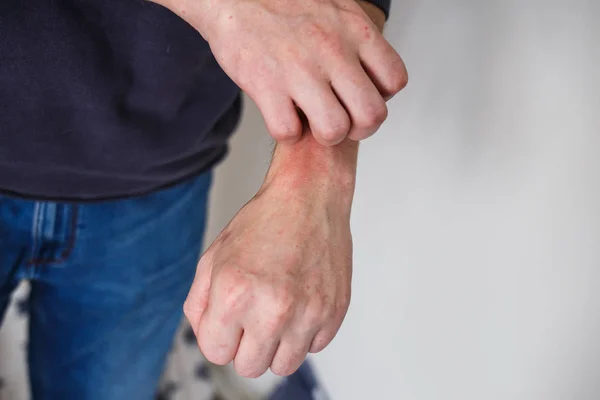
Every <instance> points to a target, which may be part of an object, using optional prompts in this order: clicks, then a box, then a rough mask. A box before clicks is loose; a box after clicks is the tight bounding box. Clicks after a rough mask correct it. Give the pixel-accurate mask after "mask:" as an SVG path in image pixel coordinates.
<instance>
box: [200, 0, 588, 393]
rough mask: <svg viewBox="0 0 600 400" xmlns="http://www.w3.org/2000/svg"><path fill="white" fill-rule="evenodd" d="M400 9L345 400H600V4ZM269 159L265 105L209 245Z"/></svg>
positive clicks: (363, 217)
mask: <svg viewBox="0 0 600 400" xmlns="http://www.w3.org/2000/svg"><path fill="white" fill-rule="evenodd" d="M394 1H395V3H394V9H393V12H392V16H391V19H390V21H389V24H388V28H387V33H386V36H387V37H388V39H389V40H390V41H391V42H392V43H393V45H394V46H395V47H396V48H397V49H398V50H399V51H400V53H401V54H402V55H403V57H404V58H405V60H406V63H407V65H408V67H409V72H410V78H411V79H410V83H409V86H408V87H407V89H406V90H405V91H404V92H403V93H402V94H401V95H399V96H397V97H396V98H395V99H394V100H392V101H391V103H390V105H389V107H390V117H389V120H388V121H387V123H386V124H385V126H384V127H383V128H382V129H381V131H380V132H379V133H378V134H377V135H376V136H375V137H374V138H372V139H370V140H368V141H366V142H365V143H364V144H363V146H362V148H361V154H360V167H359V176H358V187H357V193H356V200H355V207H354V213H353V220H352V226H353V232H354V238H355V265H356V266H355V277H354V297H353V302H352V306H351V309H350V312H349V314H348V317H347V320H346V322H345V324H344V326H343V328H342V330H341V332H340V334H339V336H338V337H337V338H336V340H335V341H334V342H333V344H332V345H331V346H330V347H329V348H328V349H327V350H325V351H324V352H323V353H321V354H320V355H318V356H317V357H316V358H315V359H316V362H317V365H318V368H319V371H320V372H321V373H322V376H323V378H324V380H325V383H326V385H327V386H328V388H329V390H330V391H331V394H332V397H333V399H334V400H364V399H378V400H388V399H390V400H396V399H398V400H399V399H403V400H404V399H407V400H454V399H456V400H481V399H485V400H506V399H511V400H597V399H600V116H599V115H600V114H599V113H600V78H599V73H600V67H599V65H600V43H599V42H600V25H599V22H598V21H600V2H597V1H596V0H593V1H592V0H590V1H578V0H575V1H566V0H565V1H553V0H544V1H535V0H487V1H474V0H471V1H456V0H394ZM269 154H270V148H269V145H268V138H267V135H266V133H265V131H264V128H263V127H262V120H261V118H260V116H259V114H258V112H257V111H256V109H255V108H254V107H253V106H252V105H249V106H248V107H247V114H246V117H245V119H244V122H243V123H242V125H241V129H240V131H239V132H238V134H237V136H236V138H235V140H234V143H233V148H232V153H231V156H230V158H229V159H228V161H227V162H226V163H225V165H223V166H222V167H221V168H220V169H219V171H218V174H217V175H218V179H217V183H216V186H215V191H214V193H213V204H212V208H213V210H212V211H213V214H212V219H211V222H210V232H211V233H210V234H209V238H212V237H214V236H215V235H216V233H217V231H218V230H219V229H220V228H221V227H222V226H223V225H224V224H225V223H226V222H227V221H228V220H229V218H231V216H232V215H233V213H234V212H235V211H236V210H237V209H238V208H239V207H240V206H241V205H242V204H243V203H244V202H245V201H246V200H247V199H248V198H249V197H250V196H251V195H252V194H253V193H254V191H255V190H256V188H257V187H258V185H259V184H260V181H261V179H262V176H263V174H264V171H265V170H266V167H267V165H268V160H269Z"/></svg>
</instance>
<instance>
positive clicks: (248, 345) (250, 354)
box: [233, 330, 279, 378]
mask: <svg viewBox="0 0 600 400" xmlns="http://www.w3.org/2000/svg"><path fill="white" fill-rule="evenodd" d="M278 343H279V339H275V338H269V339H265V338H259V337H257V336H255V335H254V334H252V333H251V332H249V331H248V330H245V331H244V335H243V336H242V339H241V341H240V345H239V347H238V351H237V353H236V355H235V359H234V360H233V366H234V368H235V371H236V372H237V373H238V374H239V375H240V376H243V377H245V378H258V377H259V376H261V375H262V374H264V373H265V372H266V371H267V369H269V366H270V365H271V362H272V361H273V356H274V355H275V351H276V350H277V344H278Z"/></svg>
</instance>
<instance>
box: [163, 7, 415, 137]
mask: <svg viewBox="0 0 600 400" xmlns="http://www.w3.org/2000/svg"><path fill="white" fill-rule="evenodd" d="M155 1H156V2H158V3H161V4H163V5H165V6H166V7H168V8H170V9H171V10H172V11H174V12H175V13H177V14H178V15H180V16H181V17H182V18H183V19H185V20H186V21H187V22H188V23H190V24H191V25H192V26H194V27H195V28H196V29H197V30H198V31H199V32H200V33H201V34H202V35H203V36H204V38H205V39H206V40H207V41H208V43H209V44H210V47H211V49H212V51H213V53H214V55H215V57H216V59H217V61H218V62H219V64H220V65H221V67H222V68H223V69H224V71H225V72H226V73H227V74H228V75H229V76H230V77H231V78H232V79H233V80H234V81H235V82H236V83H237V84H238V85H239V86H240V87H241V88H242V89H243V90H244V92H246V94H248V95H249V96H250V97H251V98H252V99H253V100H254V101H255V102H256V104H257V105H258V107H259V109H260V111H261V113H262V115H263V117H264V120H265V123H266V125H267V128H268V130H269V132H270V133H271V135H272V136H273V137H274V138H275V139H276V140H277V141H278V142H294V141H296V140H298V139H299V138H300V136H301V131H302V123H301V118H300V117H299V110H301V111H302V113H303V114H304V115H305V116H306V117H307V119H308V123H309V125H310V128H311V131H312V133H313V134H314V136H315V138H316V139H317V140H318V141H319V142H320V143H321V144H325V145H334V144H337V143H340V142H341V141H342V140H343V139H344V138H345V137H349V138H350V139H353V140H361V139H364V138H367V137H369V136H370V135H372V134H373V133H374V132H375V131H376V130H377V129H378V128H379V126H380V125H381V123H382V122H383V121H384V120H385V119H386V117H387V108H386V104H385V101H386V100H387V99H389V98H390V97H392V96H393V95H395V94H396V93H397V92H398V91H400V90H401V89H402V88H403V87H404V86H405V85H406V82H407V72H406V69H405V66H404V63H403V62H402V59H401V58H400V56H399V55H398V54H397V53H396V51H395V50H394V49H393V48H392V46H391V45H390V44H389V43H388V42H387V41H386V40H385V39H384V37H383V36H382V34H381V33H380V29H378V27H377V26H376V24H375V23H376V22H377V21H375V22H374V20H372V19H373V18H369V16H368V15H367V13H368V11H367V9H369V8H370V11H371V12H372V13H373V14H377V13H379V17H378V18H377V19H378V20H381V22H380V24H382V23H383V19H384V17H383V12H382V11H381V10H379V9H377V8H376V7H375V6H372V5H370V4H369V5H367V4H366V3H363V4H364V7H363V8H365V10H363V8H361V5H359V3H357V2H356V1H355V0H302V1H291V0H195V1H190V0H155ZM365 11H367V12H365ZM379 28H381V26H380V27H379Z"/></svg>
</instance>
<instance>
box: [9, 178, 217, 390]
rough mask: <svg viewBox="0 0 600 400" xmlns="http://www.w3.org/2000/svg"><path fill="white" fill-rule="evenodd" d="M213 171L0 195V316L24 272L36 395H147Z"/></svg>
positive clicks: (187, 272)
mask: <svg viewBox="0 0 600 400" xmlns="http://www.w3.org/2000/svg"><path fill="white" fill-rule="evenodd" d="M210 182H211V175H210V173H206V174H203V175H201V176H200V177H198V178H195V179H192V180H189V181H187V182H184V183H182V184H179V185H177V186H175V187H172V188H169V189H165V190H162V191H159V192H156V193H153V194H149V195H144V196H140V197H136V198H130V199H125V200H115V201H106V202H98V203H61V202H51V201H31V200H24V199H15V198H10V197H3V196H0V320H1V319H2V316H3V314H4V312H5V309H6V306H7V303H8V300H9V297H10V293H11V292H12V290H13V289H14V288H15V287H16V285H17V284H18V282H19V281H21V280H24V279H25V280H29V281H30V283H31V295H30V300H29V301H30V304H29V309H30V326H29V351H28V361H29V374H30V381H31V389H32V395H33V398H34V399H35V400H96V399H98V400H149V399H152V398H153V396H154V393H155V391H156V387H157V383H158V380H159V378H160V375H161V373H162V370H163V366H164V363H165V359H166V355H167V353H168V351H169V349H170V347H171V344H172V340H173V337H174V334H175V331H176V329H177V326H178V324H179V322H180V321H181V318H182V304H183V302H184V300H185V297H186V295H187V291H188V289H189V287H190V285H191V283H192V279H193V277H194V272H195V268H196V262H197V260H198V258H199V255H200V252H201V243H202V237H203V234H204V227H205V219H206V207H207V197H208V191H209V187H210ZM0 351H1V350H0Z"/></svg>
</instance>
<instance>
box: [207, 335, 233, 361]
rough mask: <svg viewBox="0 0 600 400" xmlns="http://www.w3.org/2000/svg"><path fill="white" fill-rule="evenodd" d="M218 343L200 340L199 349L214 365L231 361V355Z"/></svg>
mask: <svg viewBox="0 0 600 400" xmlns="http://www.w3.org/2000/svg"><path fill="white" fill-rule="evenodd" d="M223 350H224V349H222V348H220V347H219V346H218V344H216V343H212V342H207V341H202V340H201V341H200V351H201V352H202V354H203V355H204V357H206V359H207V360H208V361H209V362H211V363H213V364H216V365H227V364H229V362H230V361H231V357H230V356H229V355H228V354H227V352H225V351H223Z"/></svg>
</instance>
